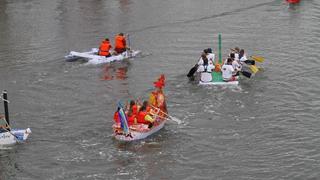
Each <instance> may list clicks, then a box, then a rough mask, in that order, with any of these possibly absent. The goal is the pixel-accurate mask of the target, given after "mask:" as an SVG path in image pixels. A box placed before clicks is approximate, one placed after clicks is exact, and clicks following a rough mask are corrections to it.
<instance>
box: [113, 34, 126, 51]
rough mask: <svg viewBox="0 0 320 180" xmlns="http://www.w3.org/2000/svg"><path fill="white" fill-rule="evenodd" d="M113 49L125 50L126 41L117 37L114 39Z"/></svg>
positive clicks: (121, 37)
mask: <svg viewBox="0 0 320 180" xmlns="http://www.w3.org/2000/svg"><path fill="white" fill-rule="evenodd" d="M114 42H115V45H114V46H115V47H114V48H115V49H124V48H126V39H125V38H124V37H123V36H120V35H117V36H116V37H115V40H114Z"/></svg>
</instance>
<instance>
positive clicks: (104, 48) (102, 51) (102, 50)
mask: <svg viewBox="0 0 320 180" xmlns="http://www.w3.org/2000/svg"><path fill="white" fill-rule="evenodd" d="M111 48H112V46H111V44H110V41H109V39H108V38H106V39H105V40H103V41H102V42H101V44H100V47H99V56H105V57H110V56H111V54H110V52H109V50H110V49H111Z"/></svg>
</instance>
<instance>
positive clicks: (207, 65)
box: [197, 53, 214, 82]
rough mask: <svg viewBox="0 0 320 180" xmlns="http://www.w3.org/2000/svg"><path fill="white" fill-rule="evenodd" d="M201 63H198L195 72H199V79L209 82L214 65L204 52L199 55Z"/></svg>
mask: <svg viewBox="0 0 320 180" xmlns="http://www.w3.org/2000/svg"><path fill="white" fill-rule="evenodd" d="M201 59H202V61H203V63H202V64H201V65H199V67H198V70H197V72H200V81H202V82H210V81H212V75H211V73H212V71H213V70H214V65H213V62H212V61H209V60H208V58H207V56H206V54H205V53H203V54H202V55H201Z"/></svg>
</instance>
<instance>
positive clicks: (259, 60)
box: [250, 56, 264, 63]
mask: <svg viewBox="0 0 320 180" xmlns="http://www.w3.org/2000/svg"><path fill="white" fill-rule="evenodd" d="M250 57H251V58H252V59H253V60H255V61H257V62H259V63H263V62H264V57H261V56H250Z"/></svg>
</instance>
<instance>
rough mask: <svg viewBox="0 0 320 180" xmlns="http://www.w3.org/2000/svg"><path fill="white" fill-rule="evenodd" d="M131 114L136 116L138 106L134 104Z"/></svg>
mask: <svg viewBox="0 0 320 180" xmlns="http://www.w3.org/2000/svg"><path fill="white" fill-rule="evenodd" d="M132 114H134V115H137V114H138V106H137V105H136V104H135V105H133V106H132Z"/></svg>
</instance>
